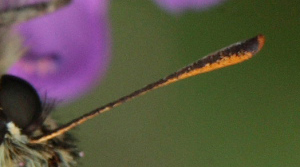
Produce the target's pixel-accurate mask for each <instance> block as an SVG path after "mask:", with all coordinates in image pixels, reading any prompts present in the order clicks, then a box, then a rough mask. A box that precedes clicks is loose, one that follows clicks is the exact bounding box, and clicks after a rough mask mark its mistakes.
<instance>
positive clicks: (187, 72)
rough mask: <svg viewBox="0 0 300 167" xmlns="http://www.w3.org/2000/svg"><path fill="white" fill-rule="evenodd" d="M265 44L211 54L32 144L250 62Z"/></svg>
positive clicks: (241, 45) (260, 37)
mask: <svg viewBox="0 0 300 167" xmlns="http://www.w3.org/2000/svg"><path fill="white" fill-rule="evenodd" d="M264 43H265V37H264V36H263V35H258V36H256V37H254V38H251V39H248V40H246V41H244V42H239V43H236V44H233V45H231V46H229V47H226V48H223V49H221V50H220V51H217V52H215V53H213V54H210V55H208V56H206V57H204V58H202V59H200V60H198V61H196V62H194V63H193V64H191V65H189V66H186V67H184V68H182V69H180V70H179V71H177V72H175V73H173V74H171V75H169V76H167V77H165V78H163V79H160V80H158V81H156V82H154V83H151V84H149V85H147V86H145V87H143V88H141V89H139V90H137V91H134V92H133V93H131V94H129V95H127V96H124V97H121V98H120V99H118V100H116V101H113V102H111V103H108V104H106V105H104V106H103V107H100V108H97V109H95V110H93V111H91V112H89V113H87V114H84V115H83V116H81V117H79V118H77V119H74V120H72V121H71V122H69V123H67V124H65V125H63V126H61V127H59V128H57V129H56V130H54V131H52V132H50V133H48V134H45V135H42V136H39V137H36V138H33V139H31V141H30V142H31V143H40V142H43V141H47V140H50V139H52V138H54V137H57V136H59V135H61V134H63V133H65V132H67V131H69V130H71V129H73V128H74V127H76V126H78V125H80V124H82V123H84V122H85V121H87V120H89V119H92V118H94V117H95V116H97V115H99V114H102V113H104V112H106V111H108V110H111V109H112V108H114V107H116V106H119V105H121V104H123V103H125V102H127V101H129V100H131V99H133V98H135V97H138V96H140V95H143V94H145V93H147V92H149V91H151V90H154V89H157V88H160V87H163V86H166V85H169V84H171V83H173V82H177V81H179V80H182V79H185V78H189V77H191V76H195V75H198V74H202V73H205V72H209V71H213V70H216V69H219V68H223V67H227V66H230V65H234V64H237V63H240V62H243V61H245V60H248V59H250V58H251V57H252V56H253V55H255V54H256V53H257V52H258V51H260V50H261V48H262V47H263V45H264Z"/></svg>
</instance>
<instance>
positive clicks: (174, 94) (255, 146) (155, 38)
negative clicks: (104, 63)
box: [54, 0, 300, 167]
mask: <svg viewBox="0 0 300 167" xmlns="http://www.w3.org/2000/svg"><path fill="white" fill-rule="evenodd" d="M110 20H111V28H112V41H113V47H112V61H111V64H110V68H109V70H108V73H107V75H106V77H105V78H104V79H103V81H102V82H101V84H100V85H99V87H98V88H96V89H95V91H93V93H91V94H89V95H87V96H85V98H83V99H81V100H79V101H77V102H76V103H73V104H72V105H69V106H65V107H63V108H60V109H59V111H57V112H55V116H54V117H55V118H58V119H59V121H60V122H66V121H68V120H71V119H72V118H74V117H76V116H79V115H81V114H83V113H85V112H87V111H90V110H92V109H94V108H96V107H99V106H102V105H103V104H106V103H107V102H110V101H112V100H115V99H117V98H118V97H120V96H123V95H126V94H128V93H131V92H132V91H134V90H136V89H138V88H141V87H142V86H144V85H146V84H148V83H150V82H153V81H155V80H157V79H160V78H162V77H164V76H166V75H168V74H170V73H171V72H174V71H176V70H177V69H179V68H181V67H183V66H185V65H187V64H189V63H191V62H193V61H195V60H197V59H199V58H201V57H203V56H205V55H206V54H208V53H211V52H214V51H216V50H218V49H220V48H222V47H225V46H227V45H229V44H232V43H235V42H238V41H240V40H244V39H247V38H250V37H253V36H255V35H257V34H259V33H263V34H265V36H266V38H267V39H266V44H265V47H264V48H263V50H262V51H261V52H260V53H259V54H258V55H257V56H256V57H254V58H253V59H251V60H250V61H247V62H245V63H242V64H239V65H236V66H232V67H229V68H225V69H222V70H218V71H214V72H211V73H207V74H203V75H201V76H197V77H194V78H191V79H187V80H184V81H181V82H178V83H176V84H173V85H170V86H168V87H165V88H162V89H159V90H156V91H153V92H151V93H149V94H147V95H145V96H142V97H140V98H138V99H135V100H133V101H131V102H129V103H126V104H124V105H122V106H120V107H118V108H115V109H114V110H112V111H110V112H107V113H105V114H103V115H101V116H100V117H97V118H96V119H93V120H91V121H89V122H87V123H85V124H83V125H82V126H80V127H79V128H77V129H76V130H73V133H74V134H75V135H76V136H77V138H78V139H79V146H80V148H81V149H82V150H83V151H84V152H85V157H84V158H82V160H81V161H80V166H86V167H87V166H105V167H106V166H108V167H110V166H112V167H114V166H130V167H140V166H189V167H193V166H201V167H219V166H222V167H226V166H228V167H241V166H243V167H248V166H249V167H252V166H255V167H259V166H261V167H266V166H272V167H276V166H278V167H283V166H284V167H293V166H295V167H296V166H297V167H298V166H300V112H299V111H300V103H299V97H300V84H299V83H300V75H299V70H300V67H299V64H300V56H299V53H300V46H299V43H300V40H299V39H300V5H299V2H298V1H296V0H286V1H283V0H281V1H280V0H279V1H273V0H265V1H260V0H244V1H240V0H228V1H227V2H226V3H224V4H222V5H219V6H216V7H214V8H211V9H210V10H206V11H202V12H200V11H199V12H188V13H185V14H184V15H178V16H173V15H171V14H168V13H167V12H165V11H163V10H161V9H160V8H159V7H157V6H156V5H155V4H154V3H153V2H152V1H150V0H134V1H130V0H122V1H111V8H110Z"/></svg>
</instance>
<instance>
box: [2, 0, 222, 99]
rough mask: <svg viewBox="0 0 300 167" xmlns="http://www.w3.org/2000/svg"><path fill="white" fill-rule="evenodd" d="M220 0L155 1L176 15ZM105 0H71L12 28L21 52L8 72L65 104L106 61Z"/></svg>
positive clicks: (97, 77) (93, 81)
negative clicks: (21, 45) (18, 37)
mask: <svg viewBox="0 0 300 167" xmlns="http://www.w3.org/2000/svg"><path fill="white" fill-rule="evenodd" d="M221 1H223V0H156V2H157V3H158V4H159V5H160V6H162V7H164V8H166V9H167V10H169V11H171V12H173V13H178V12H183V11H184V10H187V9H204V8H207V7H210V6H212V5H215V4H217V3H218V2H221ZM108 7H109V1H108V0H73V2H72V4H70V5H69V6H67V7H65V8H63V9H60V10H59V11H56V12H54V13H52V14H49V15H46V16H43V17H40V18H36V19H34V20H31V21H29V22H26V23H23V24H21V25H19V26H18V27H16V30H17V31H18V32H19V33H20V34H21V36H22V37H23V39H24V47H25V48H26V49H27V52H26V54H25V55H24V56H23V57H22V58H21V59H20V60H19V61H18V62H16V63H15V64H14V65H13V66H12V67H11V68H10V69H9V72H8V73H10V74H12V75H16V76H19V77H21V78H23V79H25V80H27V81H29V82H30V83H31V84H32V85H33V86H34V87H35V88H36V89H37V91H38V93H39V94H40V96H41V97H45V96H47V97H48V98H51V99H57V100H59V101H63V102H67V101H70V100H73V99H74V98H75V97H79V96H80V95H82V94H83V93H85V92H86V91H87V90H89V89H90V88H92V87H93V86H94V85H96V84H97V83H98V82H99V80H100V79H101V78H102V77H103V75H104V73H105V71H106V69H107V67H108V63H109V60H110V57H109V56H110V34H109V24H108Z"/></svg>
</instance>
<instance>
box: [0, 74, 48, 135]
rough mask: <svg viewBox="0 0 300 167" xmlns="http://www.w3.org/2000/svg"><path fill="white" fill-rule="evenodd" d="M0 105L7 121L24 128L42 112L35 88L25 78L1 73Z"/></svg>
mask: <svg viewBox="0 0 300 167" xmlns="http://www.w3.org/2000/svg"><path fill="white" fill-rule="evenodd" d="M0 107H1V109H2V112H3V114H4V115H5V116H6V119H7V121H8V122H9V121H12V122H14V123H15V124H16V125H17V126H18V127H19V128H21V129H24V128H26V127H27V126H29V125H30V124H31V123H32V122H34V121H35V119H38V118H39V117H40V115H41V113H42V104H41V101H40V98H39V95H38V94H37V92H36V90H35V89H34V88H33V87H32V86H31V85H30V84H29V83H28V82H27V81H25V80H23V79H21V78H18V77H15V76H12V75H3V76H2V77H1V80H0Z"/></svg>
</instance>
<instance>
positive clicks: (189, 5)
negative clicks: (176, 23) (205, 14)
mask: <svg viewBox="0 0 300 167" xmlns="http://www.w3.org/2000/svg"><path fill="white" fill-rule="evenodd" d="M155 1H156V3H157V4H158V5H159V6H161V7H162V8H164V9H166V10H168V11H169V12H171V13H182V12H184V11H186V10H203V9H205V8H209V7H212V6H214V5H216V4H218V3H220V2H222V1H224V0H155Z"/></svg>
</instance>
